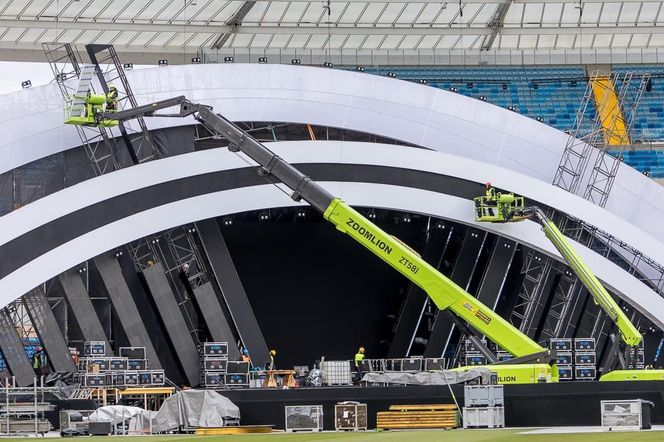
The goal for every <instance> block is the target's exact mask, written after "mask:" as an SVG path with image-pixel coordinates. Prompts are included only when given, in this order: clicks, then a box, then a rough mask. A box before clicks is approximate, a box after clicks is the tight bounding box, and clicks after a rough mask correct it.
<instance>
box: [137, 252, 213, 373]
mask: <svg viewBox="0 0 664 442" xmlns="http://www.w3.org/2000/svg"><path fill="white" fill-rule="evenodd" d="M143 276H144V277H145V282H146V284H147V286H148V289H149V291H150V294H151V295H152V299H153V300H154V303H155V305H156V306H157V311H158V312H159V316H160V317H161V320H162V322H163V324H164V328H165V330H166V333H167V334H168V338H169V339H170V341H171V344H172V345H173V348H174V349H175V353H176V354H175V356H176V357H177V358H178V360H179V361H180V366H181V367H182V370H183V372H184V374H185V377H186V378H187V381H188V382H189V385H191V386H194V385H198V384H199V383H200V374H199V355H198V349H197V348H196V343H195V342H194V338H193V337H192V336H191V332H190V330H189V327H188V326H187V323H186V321H185V318H184V315H183V313H182V309H181V308H180V306H179V305H178V301H177V299H176V298H175V294H174V293H173V289H171V286H170V284H169V283H168V279H167V278H166V273H165V271H164V267H163V266H162V265H161V263H159V262H158V263H155V264H154V265H152V266H151V267H147V268H145V269H143Z"/></svg>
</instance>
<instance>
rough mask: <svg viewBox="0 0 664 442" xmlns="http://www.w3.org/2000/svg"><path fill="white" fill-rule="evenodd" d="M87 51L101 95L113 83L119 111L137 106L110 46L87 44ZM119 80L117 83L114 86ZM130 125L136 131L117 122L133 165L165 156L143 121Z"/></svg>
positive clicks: (118, 60) (137, 119)
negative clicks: (94, 69) (116, 92)
mask: <svg viewBox="0 0 664 442" xmlns="http://www.w3.org/2000/svg"><path fill="white" fill-rule="evenodd" d="M86 50H87V52H88V57H90V61H91V62H92V64H94V65H96V66H97V78H98V80H99V83H100V85H101V88H102V90H103V92H104V94H107V93H108V88H109V85H110V84H114V85H115V86H116V88H117V91H118V108H119V109H123V110H125V109H131V108H135V107H138V102H137V101H136V97H135V96H134V93H133V91H132V89H131V85H130V84H129V81H128V80H127V76H126V75H125V72H124V66H123V64H122V62H121V61H120V58H119V57H118V54H117V53H116V52H115V48H114V47H113V45H99V44H89V45H87V46H86ZM118 81H119V82H120V83H119V84H115V83H113V82H116V83H117V82H118ZM132 122H136V124H138V128H133V127H132V125H131V124H130V123H129V122H120V123H119V124H118V128H119V129H120V133H121V135H122V140H123V141H124V143H125V144H126V146H127V148H128V150H129V155H130V156H131V158H132V161H133V162H134V164H137V163H143V162H146V161H150V160H155V159H157V158H160V157H163V156H164V153H163V152H160V150H159V148H158V147H157V145H156V144H155V142H154V139H153V137H152V134H151V133H150V131H149V130H148V126H147V124H146V123H145V119H144V118H143V117H140V116H139V117H137V118H134V119H133V120H132Z"/></svg>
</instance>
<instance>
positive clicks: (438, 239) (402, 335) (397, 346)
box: [387, 228, 450, 358]
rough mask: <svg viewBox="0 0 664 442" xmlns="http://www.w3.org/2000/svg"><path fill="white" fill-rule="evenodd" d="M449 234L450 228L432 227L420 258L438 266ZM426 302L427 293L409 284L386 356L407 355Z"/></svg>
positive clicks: (401, 356) (400, 356) (397, 356)
mask: <svg viewBox="0 0 664 442" xmlns="http://www.w3.org/2000/svg"><path fill="white" fill-rule="evenodd" d="M449 236H450V229H445V230H443V229H437V228H436V229H432V230H430V232H429V236H428V238H427V242H426V245H425V246H424V251H423V253H422V258H423V259H424V260H425V261H426V262H428V263H429V264H431V265H432V266H434V267H436V268H438V267H439V266H440V262H441V260H442V259H443V253H444V251H445V245H446V240H447V239H448V238H449ZM426 302H427V294H426V292H425V291H424V290H422V289H421V288H419V287H418V286H416V285H415V284H411V285H410V287H409V288H408V293H407V294H406V299H405V300H404V304H403V307H402V308H401V313H400V314H399V320H398V322H397V325H396V327H395V330H394V336H393V337H392V342H391V344H390V348H389V350H388V351H387V357H388V358H403V357H406V356H408V351H409V350H410V347H411V345H412V342H413V338H414V336H415V333H416V332H417V327H418V325H419V323H420V320H421V318H422V314H423V311H424V307H425V305H426Z"/></svg>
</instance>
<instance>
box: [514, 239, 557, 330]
mask: <svg viewBox="0 0 664 442" xmlns="http://www.w3.org/2000/svg"><path fill="white" fill-rule="evenodd" d="M552 265H553V259H552V258H549V257H548V256H546V255H544V254H542V253H539V252H536V251H535V250H532V249H530V250H529V251H528V253H527V255H526V259H525V260H524V262H523V266H522V267H521V274H522V276H523V280H522V282H521V286H520V288H519V293H518V294H517V299H516V302H515V304H514V308H513V309H512V312H511V314H510V319H509V320H510V322H511V323H512V325H514V326H515V327H518V328H519V330H521V331H522V332H524V333H526V334H527V335H528V336H532V333H531V331H532V330H533V329H534V328H533V327H534V326H533V324H532V322H533V318H534V314H535V310H536V308H537V306H538V305H540V303H541V298H542V290H543V288H544V282H545V281H546V280H547V278H548V277H549V274H550V272H551V268H552Z"/></svg>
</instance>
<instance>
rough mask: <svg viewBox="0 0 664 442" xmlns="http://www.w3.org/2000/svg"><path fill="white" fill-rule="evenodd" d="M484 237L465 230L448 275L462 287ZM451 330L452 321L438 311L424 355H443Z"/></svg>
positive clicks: (465, 284) (434, 356) (483, 233)
mask: <svg viewBox="0 0 664 442" xmlns="http://www.w3.org/2000/svg"><path fill="white" fill-rule="evenodd" d="M486 237H487V233H486V232H484V231H482V230H478V229H473V228H471V229H468V231H467V232H466V236H465V238H464V240H463V244H462V245H461V251H460V252H459V257H458V258H457V261H456V263H455V264H454V270H452V274H451V275H450V279H452V281H454V282H455V283H456V284H457V285H459V286H460V287H461V288H463V289H467V288H468V285H469V284H470V281H471V278H472V276H473V272H474V271H475V266H476V264H477V260H478V258H479V255H480V252H481V251H482V247H483V246H484V241H485V239H486ZM452 330H454V323H453V322H452V321H451V320H450V318H449V317H447V315H446V314H445V312H443V311H441V312H438V316H436V320H435V322H434V325H433V329H432V330H431V334H430V335H429V342H428V344H427V346H426V349H425V350H424V357H425V358H439V357H441V356H442V355H444V354H445V351H446V349H447V346H448V344H449V340H450V336H451V334H452Z"/></svg>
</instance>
